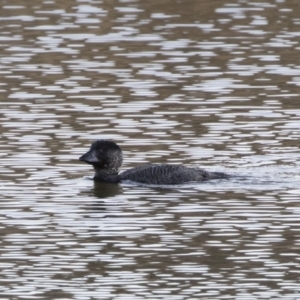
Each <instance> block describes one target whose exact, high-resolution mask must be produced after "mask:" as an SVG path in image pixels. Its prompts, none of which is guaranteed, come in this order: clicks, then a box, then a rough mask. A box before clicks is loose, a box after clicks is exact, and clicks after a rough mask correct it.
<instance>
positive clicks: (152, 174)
mask: <svg viewBox="0 0 300 300" xmlns="http://www.w3.org/2000/svg"><path fill="white" fill-rule="evenodd" d="M79 160H80V161H83V162H85V163H88V164H90V165H92V166H93V168H94V170H95V174H94V177H93V179H94V181H100V182H106V183H122V182H124V181H131V182H136V183H142V184H152V185H178V184H184V183H188V182H202V181H207V180H211V179H223V178H228V177H229V175H228V174H226V173H222V172H209V171H206V170H204V169H201V168H198V167H196V168H193V167H187V166H184V165H177V164H176V165H175V164H146V165H142V166H139V167H135V168H131V169H129V170H126V171H124V172H122V173H120V169H121V167H122V164H123V153H122V150H121V148H120V147H119V146H118V145H117V144H116V143H115V142H113V141H110V140H97V141H95V142H93V143H92V145H91V147H90V149H89V151H88V152H86V153H85V154H83V155H82V156H80V157H79Z"/></svg>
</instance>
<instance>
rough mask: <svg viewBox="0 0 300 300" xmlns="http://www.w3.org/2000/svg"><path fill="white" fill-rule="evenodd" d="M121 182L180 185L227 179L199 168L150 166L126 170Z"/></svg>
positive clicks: (223, 174)
mask: <svg viewBox="0 0 300 300" xmlns="http://www.w3.org/2000/svg"><path fill="white" fill-rule="evenodd" d="M119 176H120V179H121V181H122V180H131V181H136V182H140V183H146V184H166V185H168V184H181V183H186V182H190V181H206V180H209V179H218V178H227V177H228V175H227V174H225V173H220V172H208V171H205V170H203V169H200V168H189V167H185V166H182V165H164V164H161V165H160V164H151V165H144V166H141V167H137V168H133V169H130V170H127V171H125V172H123V173H121V174H120V175H119Z"/></svg>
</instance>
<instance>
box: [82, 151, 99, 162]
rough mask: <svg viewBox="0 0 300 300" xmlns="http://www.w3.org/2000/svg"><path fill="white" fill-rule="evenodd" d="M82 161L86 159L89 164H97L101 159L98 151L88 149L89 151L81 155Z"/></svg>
mask: <svg viewBox="0 0 300 300" xmlns="http://www.w3.org/2000/svg"><path fill="white" fill-rule="evenodd" d="M79 160H80V161H84V162H86V163H88V164H91V165H93V164H96V163H99V159H98V158H97V157H96V153H95V151H93V150H90V151H88V152H87V153H85V154H83V155H82V156H80V157H79Z"/></svg>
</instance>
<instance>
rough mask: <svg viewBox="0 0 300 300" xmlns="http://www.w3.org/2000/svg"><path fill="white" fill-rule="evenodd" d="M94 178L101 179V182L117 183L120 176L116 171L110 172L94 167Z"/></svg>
mask: <svg viewBox="0 0 300 300" xmlns="http://www.w3.org/2000/svg"><path fill="white" fill-rule="evenodd" d="M94 180H96V181H102V182H110V183H118V182H120V181H121V178H120V176H119V175H118V173H112V172H108V171H107V170H105V169H96V168H95V175H94Z"/></svg>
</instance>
